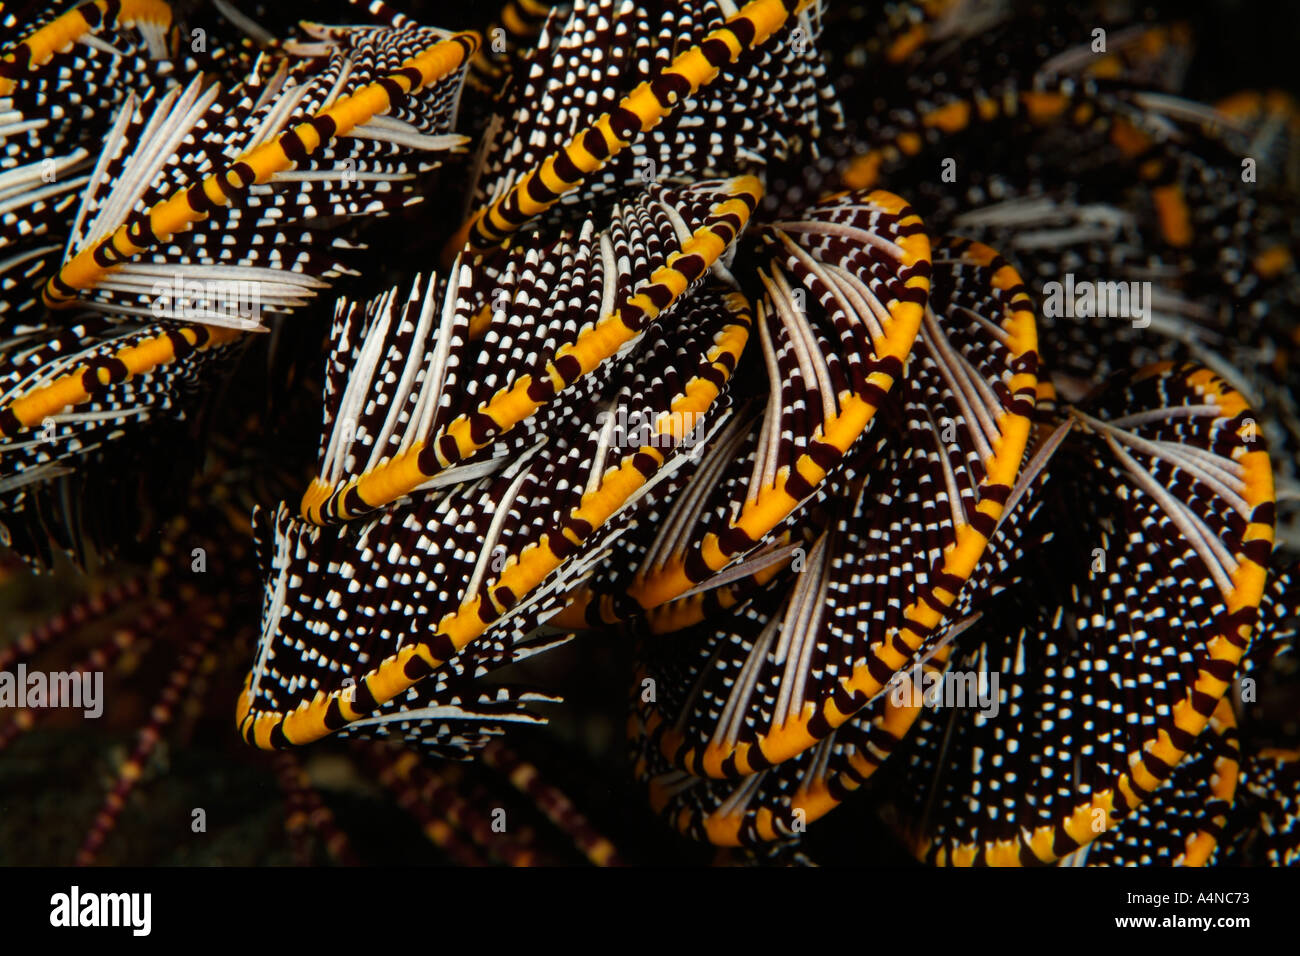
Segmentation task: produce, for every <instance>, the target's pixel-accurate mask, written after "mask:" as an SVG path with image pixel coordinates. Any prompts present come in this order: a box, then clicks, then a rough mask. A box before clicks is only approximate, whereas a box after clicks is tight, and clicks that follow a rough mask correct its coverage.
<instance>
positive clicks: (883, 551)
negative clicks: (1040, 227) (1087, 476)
mask: <svg viewBox="0 0 1300 956" xmlns="http://www.w3.org/2000/svg"><path fill="white" fill-rule="evenodd" d="M1035 346H1036V337H1035V332H1034V322H1033V313H1032V311H1031V303H1030V300H1029V297H1028V296H1027V295H1026V294H1025V292H1024V290H1023V288H1022V286H1021V283H1020V279H1019V276H1018V275H1017V274H1016V272H1015V270H1013V269H1011V268H1010V266H1008V265H1007V264H1006V263H1005V261H1004V260H1003V259H1002V258H1001V257H1000V256H999V255H997V253H995V252H994V251H993V250H991V249H988V248H986V247H981V246H973V245H970V244H969V243H966V242H963V241H960V240H946V241H945V242H943V243H941V244H940V245H939V246H938V247H936V255H935V275H934V288H933V291H932V296H931V300H930V304H929V306H928V308H927V310H926V317H925V320H924V324H923V327H922V330H921V333H920V335H919V336H918V338H917V342H916V345H915V348H914V350H913V353H912V357H911V358H910V359H909V364H908V368H907V374H906V377H905V378H904V379H903V381H902V382H900V383H899V385H898V386H897V387H896V389H895V391H892V392H891V393H890V394H889V395H888V396H886V397H884V399H883V403H882V410H884V412H885V417H884V418H883V419H882V420H881V423H880V424H879V426H878V428H880V429H881V431H880V432H879V440H878V441H877V442H875V443H874V444H873V443H870V442H860V443H859V444H858V445H857V446H856V447H855V449H854V452H853V454H854V455H855V458H854V470H855V472H856V473H857V474H859V475H861V476H862V477H861V479H860V480H859V481H858V482H856V489H855V492H854V494H853V495H852V496H850V497H848V498H845V499H842V500H840V501H837V502H832V503H828V504H827V505H826V508H827V510H828V511H831V518H830V522H829V527H828V528H827V531H826V533H825V534H824V535H823V536H822V537H821V538H819V540H818V541H817V543H816V545H815V546H814V547H812V548H811V549H810V550H809V551H808V552H807V553H806V554H805V555H804V556H803V560H802V561H801V567H800V568H798V569H797V571H798V573H795V574H793V575H792V578H793V580H792V581H791V580H790V579H789V578H786V579H785V580H782V579H778V582H779V584H784V585H785V587H780V586H779V585H778V590H777V593H778V594H780V595H781V599H782V601H783V602H784V605H783V606H781V607H780V608H779V609H774V611H773V613H772V614H771V619H770V627H769V628H768V630H767V633H766V637H765V639H764V640H762V641H759V640H757V639H755V640H754V641H752V642H751V643H750V644H749V645H748V646H745V645H739V644H730V643H728V642H727V641H725V640H722V641H721V642H720V643H719V645H718V646H719V647H720V649H721V650H720V652H719V653H720V656H719V658H718V659H717V660H716V661H714V662H712V664H711V665H710V666H708V667H702V668H701V669H700V672H699V677H698V679H697V680H695V681H687V682H686V686H687V687H689V688H690V694H689V697H686V698H684V699H682V700H681V701H679V702H678V704H677V707H674V706H673V705H672V704H671V703H660V704H658V705H656V706H655V708H653V710H651V711H649V712H647V714H646V727H647V732H648V733H649V734H650V735H651V737H652V738H655V739H656V741H657V746H658V747H659V749H660V751H661V752H662V754H663V755H664V756H665V757H666V758H667V759H668V761H669V763H670V764H671V765H672V766H674V767H676V768H678V769H681V770H684V771H686V772H688V773H691V774H694V775H697V776H708V777H725V778H735V777H738V776H745V775H747V774H751V773H755V772H757V771H760V770H762V769H764V768H766V767H769V766H771V765H773V764H779V763H781V762H782V761H785V760H789V759H791V758H793V757H795V756H796V755H798V754H800V753H802V752H804V751H806V750H808V749H809V748H812V747H814V746H816V745H817V743H818V742H819V741H820V740H822V739H824V738H825V737H827V736H829V734H830V733H831V732H832V731H833V730H835V729H836V728H837V727H839V726H840V725H842V724H844V723H845V722H846V721H847V720H848V719H849V718H851V717H852V716H853V715H854V714H856V713H858V712H859V711H860V710H861V709H862V708H863V707H864V706H865V705H866V704H867V703H868V702H869V701H870V700H871V699H872V698H873V697H875V696H876V695H878V694H879V693H881V692H882V691H883V690H885V688H886V686H887V684H888V683H889V682H890V681H891V680H892V679H893V677H894V676H895V675H896V674H897V673H898V672H899V671H900V670H902V669H903V668H904V667H906V666H908V665H909V664H912V663H915V662H916V660H917V659H918V658H920V657H922V656H925V654H926V653H927V652H928V651H930V650H932V649H933V645H934V643H935V642H936V641H937V638H936V637H935V635H936V631H937V630H938V629H939V628H940V626H941V625H942V624H943V623H944V621H945V620H946V619H947V618H948V617H949V615H950V614H951V613H952V612H953V610H954V608H955V606H956V605H955V602H956V601H957V598H958V595H959V594H960V592H961V589H962V586H963V585H964V583H965V581H966V580H967V579H968V578H969V577H970V576H971V574H972V572H974V571H975V569H976V568H977V567H979V565H980V561H981V559H982V556H983V555H984V552H985V549H986V545H987V543H988V540H989V537H990V536H991V535H993V534H994V532H995V530H996V529H997V522H998V520H999V518H1000V517H1001V516H1002V514H1003V511H1004V505H1005V503H1006V502H1007V501H1008V499H1009V498H1010V497H1011V496H1012V494H1013V486H1014V484H1015V481H1016V475H1017V473H1018V470H1019V468H1020V465H1021V461H1022V458H1023V456H1024V452H1025V448H1026V445H1027V441H1028V436H1029V425H1030V422H1029V416H1030V415H1031V413H1032V411H1033V402H1034V395H1035V390H1036V385H1037V379H1036V370H1037V356H1036V352H1035ZM714 627H718V628H720V630H721V631H722V633H724V634H725V632H726V627H727V625H726V623H725V622H724V623H722V624H721V625H714ZM927 642H929V643H928V644H927ZM667 646H668V645H664V647H667ZM659 647H660V645H659V644H658V643H655V644H652V645H650V646H649V647H648V648H647V662H648V663H651V664H652V666H654V665H657V666H673V663H672V662H673V660H674V656H673V655H672V654H668V655H667V659H666V660H665V659H663V658H662V657H661V656H660V654H659V653H658V650H659ZM651 676H652V677H653V676H655V675H653V674H651ZM678 708H680V709H678ZM719 712H721V714H722V716H719Z"/></svg>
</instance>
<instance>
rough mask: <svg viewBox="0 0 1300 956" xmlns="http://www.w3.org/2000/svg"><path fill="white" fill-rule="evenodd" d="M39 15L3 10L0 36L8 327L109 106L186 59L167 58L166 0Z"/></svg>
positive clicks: (44, 269)
mask: <svg viewBox="0 0 1300 956" xmlns="http://www.w3.org/2000/svg"><path fill="white" fill-rule="evenodd" d="M60 6H62V7H65V8H66V7H69V6H70V5H69V4H66V3H63V4H54V5H53V6H52V7H47V8H45V10H44V12H43V13H42V14H41V16H43V17H46V18H47V19H46V20H45V21H44V22H43V23H42V22H41V21H40V20H39V19H37V20H26V19H24V16H25V15H26V16H31V14H32V13H33V12H34V11H32V10H30V9H19V10H16V11H12V12H11V11H9V10H6V11H5V14H6V15H5V27H6V32H7V35H6V36H4V37H3V38H0V87H3V88H4V93H3V94H0V95H3V96H4V111H3V117H0V151H2V152H3V155H2V156H0V213H2V214H0V275H3V279H2V280H0V281H3V283H4V288H5V291H6V295H5V297H4V299H5V301H4V302H3V304H0V329H3V330H4V331H5V332H8V331H11V330H17V329H20V328H22V327H23V325H22V323H23V322H34V321H35V318H34V317H33V316H34V313H35V312H36V311H37V306H38V305H39V298H38V296H36V295H35V294H34V293H35V290H36V287H37V286H36V283H37V281H38V280H37V279H36V278H35V277H36V276H37V275H39V274H41V273H45V274H48V271H49V269H50V268H52V267H53V264H54V262H55V260H56V258H57V252H58V248H59V245H60V244H61V243H62V242H63V237H64V236H65V235H66V233H67V231H68V229H69V227H70V226H71V224H72V221H73V217H74V215H75V213H76V210H77V203H76V198H75V197H76V195H77V194H78V193H79V192H80V191H81V189H82V188H83V187H84V186H85V184H86V183H87V181H88V180H89V174H90V170H91V167H92V166H93V165H94V157H95V154H96V152H97V151H98V149H99V147H100V145H101V144H102V140H103V137H104V134H105V132H106V130H107V129H108V126H109V123H110V121H111V119H112V115H113V112H114V110H115V109H116V108H117V107H118V106H119V105H120V104H121V103H122V101H123V100H124V99H125V98H127V97H128V96H131V95H134V94H140V93H143V92H144V91H146V90H149V89H155V88H166V87H167V86H168V85H170V84H172V83H174V82H175V81H176V80H175V76H176V74H177V73H178V72H181V71H183V70H184V69H185V68H186V67H187V65H188V64H184V63H178V62H176V61H173V60H172V59H170V52H171V45H170V42H169V39H168V38H169V36H170V33H171V13H170V11H169V10H168V8H167V5H166V4H165V3H161V2H156V0H153V2H137V3H127V4H125V5H124V4H102V3H101V4H94V3H90V4H85V5H83V6H81V7H77V8H73V9H69V10H66V12H64V13H63V15H62V16H60V15H59V14H58V9H57V8H58V7H60Z"/></svg>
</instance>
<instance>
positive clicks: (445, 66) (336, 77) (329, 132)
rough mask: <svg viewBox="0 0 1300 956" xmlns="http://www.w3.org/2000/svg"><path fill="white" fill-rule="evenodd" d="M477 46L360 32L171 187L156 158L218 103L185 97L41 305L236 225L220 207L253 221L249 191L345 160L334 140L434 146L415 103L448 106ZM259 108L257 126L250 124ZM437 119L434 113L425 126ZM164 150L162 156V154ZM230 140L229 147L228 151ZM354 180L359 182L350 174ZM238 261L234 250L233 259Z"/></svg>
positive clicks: (436, 37) (65, 300)
mask: <svg viewBox="0 0 1300 956" xmlns="http://www.w3.org/2000/svg"><path fill="white" fill-rule="evenodd" d="M477 46H478V37H477V35H475V34H472V33H460V34H452V35H448V34H447V33H445V32H444V31H440V30H434V29H432V28H428V27H418V26H415V25H413V24H407V25H406V26H404V27H403V28H394V29H388V30H380V31H378V32H377V31H376V30H371V29H367V30H365V31H364V35H363V36H362V37H361V38H360V39H358V40H357V41H356V42H355V43H354V44H352V45H351V46H350V48H347V49H344V50H341V51H339V53H337V54H336V55H335V56H334V57H332V58H331V60H330V65H329V66H328V67H327V68H326V70H325V72H324V73H323V74H321V75H320V76H318V77H316V78H314V80H313V81H312V82H309V83H306V84H303V87H302V88H298V87H296V86H295V87H291V88H289V89H283V88H282V89H280V90H278V91H276V92H277V93H278V94H279V95H278V96H276V97H274V98H273V99H270V98H266V97H262V99H263V100H265V102H255V103H254V104H253V110H254V116H255V119H256V122H255V124H250V125H249V127H247V128H246V129H244V130H242V131H241V132H242V133H243V134H244V135H236V136H233V137H231V136H230V134H229V131H223V132H224V136H223V137H222V138H221V139H219V140H218V141H216V142H213V143H209V144H208V146H209V151H210V150H211V149H214V148H215V149H218V150H219V155H218V156H217V157H213V156H211V155H209V154H208V151H205V150H203V148H202V147H201V146H200V148H199V149H198V150H197V152H198V153H199V154H200V155H199V156H197V157H194V159H193V160H192V163H193V165H192V166H189V165H187V164H186V163H185V162H184V161H182V162H180V163H178V164H177V165H176V167H174V169H173V173H174V178H173V176H171V175H168V173H167V171H165V170H161V171H160V166H161V163H162V162H164V161H165V155H164V156H163V157H162V158H159V157H158V156H156V155H155V154H156V153H157V152H158V151H159V149H164V151H165V154H169V153H170V152H172V151H173V150H174V149H175V147H176V146H177V145H180V141H181V139H182V138H183V137H184V136H186V135H187V134H189V133H190V127H191V126H193V125H194V123H195V122H199V117H201V116H203V115H204V114H206V113H207V112H208V110H209V108H211V107H213V106H214V105H215V103H216V98H217V93H216V92H214V91H213V90H212V89H209V90H208V91H206V92H203V93H200V92H199V91H198V89H195V90H194V91H193V95H194V102H193V104H192V105H191V104H190V103H189V102H188V101H183V100H180V101H176V102H173V103H172V104H168V105H169V106H176V105H177V104H178V103H183V108H181V109H169V110H168V111H167V112H166V113H165V114H164V115H163V116H161V117H159V118H158V119H157V125H156V129H155V131H156V132H157V134H158V136H159V137H161V139H160V140H159V142H158V144H156V145H151V148H150V149H149V150H148V151H147V152H145V153H144V154H136V155H135V156H134V157H133V160H134V164H133V165H132V166H131V169H132V171H133V173H134V174H135V175H134V176H133V177H129V178H128V177H125V176H124V177H121V178H120V180H119V181H118V182H116V183H114V189H115V193H114V194H110V196H109V198H108V199H107V200H106V203H107V204H108V205H109V206H110V208H112V209H113V214H112V215H107V214H105V215H103V216H102V221H100V220H99V219H97V220H96V221H95V223H94V225H93V229H94V231H93V232H92V231H90V230H89V229H88V230H87V233H86V235H85V237H84V239H85V241H84V242H81V243H79V244H78V245H77V246H76V247H75V248H73V249H71V250H70V251H71V252H72V253H73V255H72V257H71V258H70V260H69V261H68V262H67V263H66V264H65V265H64V266H63V268H62V269H61V270H60V271H59V274H58V275H56V276H54V277H52V278H51V279H50V281H49V283H48V284H47V285H46V288H45V292H44V297H45V301H46V302H47V304H49V305H51V306H53V307H65V306H67V305H69V304H71V303H72V302H73V301H74V300H76V299H77V298H78V296H79V295H80V294H81V293H83V292H84V291H86V290H92V289H95V288H97V287H99V286H101V285H103V284H104V283H106V282H111V281H112V273H113V270H114V269H115V268H117V269H118V271H121V270H120V267H121V266H123V265H124V264H125V263H128V262H130V261H131V260H139V259H140V257H141V256H142V255H143V254H144V253H146V252H149V251H150V250H156V249H157V248H158V247H160V246H164V244H166V243H168V242H170V241H171V240H172V239H173V237H174V236H176V235H177V234H179V233H183V232H187V231H189V230H190V229H192V228H193V227H195V226H196V225H198V224H203V223H207V222H208V221H209V220H210V219H215V220H216V221H217V222H218V223H229V222H231V221H232V219H233V221H234V222H236V223H239V222H241V220H240V219H238V218H235V217H233V211H231V212H227V209H226V207H230V206H236V205H237V206H245V207H247V208H248V210H249V212H248V214H249V215H250V216H256V215H257V213H258V212H259V209H258V199H259V194H258V193H255V192H254V189H255V188H256V187H258V186H263V185H266V184H268V183H271V182H272V181H273V180H274V178H275V177H276V176H277V175H278V174H289V179H290V181H293V177H294V176H295V175H297V176H298V178H299V179H300V180H301V179H302V175H301V174H302V173H304V172H305V171H307V170H309V169H310V167H311V163H312V162H313V161H328V160H329V159H330V158H331V155H332V154H331V153H330V152H327V150H340V151H341V153H342V155H340V156H339V159H340V161H341V160H342V159H344V158H350V157H349V155H348V152H349V151H348V150H347V149H346V148H344V147H339V146H338V145H337V144H338V143H339V141H340V140H341V139H343V138H344V137H351V138H352V140H354V141H356V140H377V141H378V142H379V143H381V144H385V145H392V144H396V145H405V146H407V147H408V148H410V147H411V146H415V147H416V148H421V147H423V148H429V146H431V145H439V144H437V143H429V142H425V140H428V139H430V137H429V136H428V135H427V134H428V133H430V132H432V131H430V130H427V129H421V128H419V127H415V128H414V129H412V128H411V127H412V124H411V123H410V122H409V120H410V119H411V118H414V117H419V118H421V119H422V120H428V119H429V118H430V113H429V110H428V109H427V108H422V107H421V106H420V104H419V99H420V98H422V97H430V98H431V99H432V101H433V102H434V103H438V104H443V103H444V102H445V101H447V100H448V98H449V97H450V99H452V100H454V93H453V92H451V91H452V90H454V89H455V88H458V87H459V84H460V82H461V80H462V79H463V75H464V68H465V63H466V61H467V59H468V57H469V56H470V55H472V53H473V52H474V50H475V49H477ZM354 58H355V59H354ZM393 62H396V63H397V64H398V65H397V66H396V68H394V67H393V66H392V65H391V64H392V63H393ZM268 92H269V91H268ZM200 104H201V108H200ZM259 106H260V107H261V108H262V110H263V111H264V112H262V113H261V115H257V109H258V107H259ZM299 108H301V109H300V111H299V112H295V110H297V109H299ZM218 112H220V110H219V109H218ZM445 112H446V111H445V110H443V109H440V110H436V111H434V113H433V114H432V115H434V116H437V115H439V114H440V113H444V114H445ZM215 119H216V117H215V116H213V117H211V118H210V121H215ZM444 129H445V127H444ZM442 131H443V130H442V129H439V130H437V132H442ZM173 140H174V141H175V142H174V143H172V146H171V149H166V148H165V147H163V145H162V144H163V143H171V142H172V141H173ZM228 140H230V141H233V145H231V146H227V145H226V144H227V141H228ZM441 145H446V144H441ZM381 154H382V151H381ZM105 159H106V161H107V160H108V159H109V157H105ZM129 162H130V161H129ZM137 167H138V168H137ZM337 173H339V171H338V170H334V171H332V173H331V175H334V174H337ZM344 178H347V177H344V176H342V175H341V174H340V175H339V179H344ZM356 178H357V181H358V182H364V180H362V179H361V177H360V173H357V175H356ZM105 233H107V234H105ZM246 253H247V250H246V249H243V250H241V255H243V254H246Z"/></svg>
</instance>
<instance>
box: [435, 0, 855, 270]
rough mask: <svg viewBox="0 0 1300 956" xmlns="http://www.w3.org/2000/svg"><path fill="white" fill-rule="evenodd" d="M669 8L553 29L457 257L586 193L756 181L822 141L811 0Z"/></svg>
mask: <svg viewBox="0 0 1300 956" xmlns="http://www.w3.org/2000/svg"><path fill="white" fill-rule="evenodd" d="M664 7H665V9H664V10H662V11H660V13H661V17H660V19H659V20H658V21H657V22H655V23H649V22H647V20H648V15H647V13H646V11H645V10H644V9H643V8H642V7H640V6H633V5H628V4H622V3H618V2H615V0H598V2H594V3H579V4H577V5H576V6H575V8H574V11H573V13H572V14H571V15H570V17H569V18H568V19H562V18H558V17H556V18H552V20H551V21H550V23H549V24H548V27H547V29H546V30H545V31H544V33H543V37H542V41H541V42H540V43H539V47H538V49H537V50H536V52H535V53H534V54H533V56H532V58H531V60H530V61H529V63H528V65H527V67H526V69H525V75H524V76H521V77H520V79H519V81H518V82H517V83H516V85H515V87H514V88H513V90H512V95H511V98H510V100H509V101H508V102H507V104H506V106H505V109H504V119H503V120H501V121H499V122H496V123H495V125H494V126H492V127H490V128H489V136H490V137H491V138H490V140H489V142H488V144H487V152H486V154H485V155H484V160H483V162H484V166H483V169H482V171H481V174H480V182H479V187H478V189H477V191H476V197H475V201H476V202H477V203H478V204H479V206H478V208H476V209H475V210H474V211H473V212H472V213H471V215H470V217H469V218H468V219H467V220H466V222H465V224H464V226H462V228H461V229H460V231H459V232H458V233H457V234H456V235H455V236H453V237H452V239H451V241H450V242H449V243H448V244H447V247H446V253H445V254H446V256H447V258H448V259H450V258H451V257H454V256H455V255H457V254H458V253H460V252H461V251H462V250H464V249H469V250H470V251H474V252H483V251H486V250H488V249H491V248H493V247H495V246H497V245H499V244H500V243H501V242H503V241H504V240H506V239H507V238H508V237H509V236H510V235H512V234H513V233H514V232H516V231H517V230H518V229H520V227H522V226H523V225H525V224H526V223H528V222H529V221H531V220H533V219H535V218H536V217H538V216H540V215H541V214H543V213H545V212H546V211H547V210H549V209H551V208H552V207H553V206H554V205H555V204H556V203H558V202H560V201H561V200H562V199H563V198H564V197H565V196H566V195H569V194H574V193H575V191H576V190H578V189H580V188H583V187H584V186H590V187H591V190H584V193H583V195H586V193H587V192H588V191H594V192H599V191H602V190H609V189H610V188H611V187H615V186H622V185H625V184H626V183H627V182H629V181H632V180H635V179H640V180H641V181H648V180H653V179H656V178H659V177H660V176H666V177H668V178H670V179H677V178H682V179H694V178H698V177H700V176H718V175H727V174H734V173H738V172H746V171H748V170H750V169H755V168H757V167H760V166H761V165H763V164H764V163H766V162H768V161H770V160H772V159H774V158H777V156H776V154H777V153H779V152H781V151H783V150H785V149H787V148H789V147H791V146H793V144H795V143H797V142H800V141H801V140H803V141H807V140H808V139H809V138H815V136H816V134H817V131H818V130H819V123H820V116H821V114H822V113H823V112H824V111H826V109H827V104H826V103H825V102H824V98H825V97H826V96H827V95H828V87H827V85H826V84H825V82H824V80H823V79H822V78H821V76H820V65H819V61H818V58H817V57H816V56H814V55H813V53H812V51H813V50H814V42H813V41H814V39H815V34H816V27H815V23H814V20H813V19H812V18H811V11H812V10H813V9H814V8H815V4H814V3H813V0H752V2H750V3H747V4H745V5H744V6H743V7H741V8H740V9H739V10H738V11H737V10H736V9H735V7H734V5H733V4H731V3H725V4H724V3H712V2H710V3H705V4H700V5H692V6H690V7H681V6H679V5H672V4H666V5H664ZM656 30H658V31H660V33H659V35H657V36H656V35H655V31H656ZM796 31H797V33H796ZM593 33H594V36H593V35H592V34H593ZM676 51H680V52H676ZM634 83H635V84H636V85H635V87H631V85H632V84H634ZM620 94H622V96H621V99H620V98H619V96H620ZM538 102H542V103H544V104H546V105H545V107H544V108H543V109H538V108H537V103H538ZM599 110H607V112H604V113H598V111H599ZM833 115H834V116H838V112H834V114H833ZM661 123H662V124H664V125H663V127H662V128H660V129H656V127H660V124H661ZM506 130H508V131H509V133H510V135H509V136H505V135H503V134H504V131H506ZM575 130H576V131H575Z"/></svg>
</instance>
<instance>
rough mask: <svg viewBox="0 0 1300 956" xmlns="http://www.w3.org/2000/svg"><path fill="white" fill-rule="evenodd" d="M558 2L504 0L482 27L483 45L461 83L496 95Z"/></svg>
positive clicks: (531, 44)
mask: <svg viewBox="0 0 1300 956" xmlns="http://www.w3.org/2000/svg"><path fill="white" fill-rule="evenodd" d="M558 6H560V5H559V4H556V3H551V2H550V0H504V2H503V3H502V4H501V12H500V13H499V14H497V16H496V19H495V20H494V21H493V22H492V24H491V26H489V27H488V28H487V30H486V31H484V42H483V46H482V47H481V48H480V49H479V51H478V52H477V53H475V54H474V59H472V60H471V61H470V64H469V76H468V77H466V80H465V85H466V86H468V87H471V88H472V89H474V90H477V91H478V92H479V93H483V94H485V95H487V96H489V97H496V96H498V95H499V94H500V93H501V91H502V88H503V87H504V86H505V84H506V83H507V82H508V81H509V80H510V79H511V78H513V77H514V76H516V75H517V74H518V72H519V68H520V65H521V63H522V62H523V61H524V60H525V58H526V57H527V56H528V55H529V53H530V52H531V51H532V49H533V48H534V47H535V46H536V44H537V39H538V36H539V35H540V34H541V33H542V30H543V29H544V28H545V26H546V21H547V18H548V17H550V16H552V15H553V11H554V10H555V9H556V7H558Z"/></svg>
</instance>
